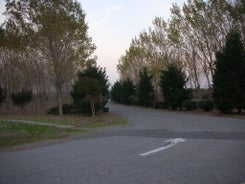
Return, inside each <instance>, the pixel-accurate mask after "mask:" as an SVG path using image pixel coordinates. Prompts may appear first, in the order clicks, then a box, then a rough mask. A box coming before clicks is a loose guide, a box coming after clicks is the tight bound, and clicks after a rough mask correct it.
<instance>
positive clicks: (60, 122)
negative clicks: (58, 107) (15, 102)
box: [6, 116, 71, 125]
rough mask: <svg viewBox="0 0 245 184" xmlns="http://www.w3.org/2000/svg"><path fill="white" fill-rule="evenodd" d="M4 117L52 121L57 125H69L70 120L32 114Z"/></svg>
mask: <svg viewBox="0 0 245 184" xmlns="http://www.w3.org/2000/svg"><path fill="white" fill-rule="evenodd" d="M6 119H16V120H28V121H34V122H44V123H52V124H58V125H70V124H71V123H70V121H68V120H64V119H52V118H51V117H32V116H12V117H7V118H6Z"/></svg>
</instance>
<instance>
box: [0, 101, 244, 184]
mask: <svg viewBox="0 0 245 184" xmlns="http://www.w3.org/2000/svg"><path fill="white" fill-rule="evenodd" d="M110 110H111V111H112V112H115V113H119V114H121V115H124V116H125V117H127V118H128V119H129V122H130V126H128V127H126V128H123V129H114V130H110V131H108V130H106V131H103V132H101V133H98V134H96V135H93V136H90V137H87V138H83V139H80V140H75V141H70V142H66V143H62V144H57V145H52V146H47V147H42V148H35V149H31V150H24V151H16V152H8V153H0V183H1V184H2V183H4V184H5V183H14V184H15V183H16V184H21V183H23V184H24V183H25V184H26V183H37V184H39V183H45V184H46V183H52V184H53V183H54V184H55V183H57V184H58V183H59V184H60V183H61V184H62V183H64V184H66V183H75V184H76V183H78V184H80V183H81V184H97V183H98V184H178V183H181V184H191V183H194V184H207V183H208V184H218V183H222V184H233V183H234V184H243V183H245V121H244V120H238V119H226V118H219V117H208V116H200V115H186V114H178V113H172V112H164V111H158V110H152V109H144V108H136V107H127V106H122V105H110ZM175 138H179V139H175ZM173 139H174V140H181V141H180V142H171V140H173ZM169 140H170V142H169ZM182 140H185V141H182ZM159 148H160V149H159ZM152 150H153V152H151V151H152ZM155 150H158V151H155ZM159 150H160V151H159ZM144 153H146V154H144ZM148 153H150V154H148ZM141 155H146V156H141Z"/></svg>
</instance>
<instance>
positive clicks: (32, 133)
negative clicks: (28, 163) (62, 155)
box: [0, 121, 84, 147]
mask: <svg viewBox="0 0 245 184" xmlns="http://www.w3.org/2000/svg"><path fill="white" fill-rule="evenodd" d="M78 132H84V131H83V130H80V129H62V128H56V127H51V126H45V125H33V124H26V123H20V122H11V123H10V122H4V121H0V146H1V147H2V146H11V145H18V144H25V143H31V142H36V141H42V140H49V139H61V138H65V137H68V136H69V135H71V134H72V133H78Z"/></svg>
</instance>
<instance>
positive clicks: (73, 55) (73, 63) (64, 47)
mask: <svg viewBox="0 0 245 184" xmlns="http://www.w3.org/2000/svg"><path fill="white" fill-rule="evenodd" d="M6 14H7V16H8V20H7V23H6V30H7V32H9V33H10V34H9V35H12V38H15V39H12V40H17V41H15V44H16V45H17V46H18V49H21V52H23V50H24V49H35V50H37V51H38V52H37V53H39V54H41V58H42V59H43V60H44V61H47V63H48V65H49V69H50V72H51V74H52V75H53V82H54V85H55V88H56V94H57V102H58V106H59V114H60V115H62V114H63V110H62V96H63V88H64V85H65V84H66V83H67V82H70V80H71V79H72V78H73V77H74V73H76V71H77V70H78V69H81V68H82V67H84V64H85V63H86V61H88V60H89V59H88V58H89V57H90V56H91V54H92V53H93V51H94V50H95V45H94V44H92V43H91V38H90V37H89V36H88V33H87V30H88V26H87V24H86V23H85V13H84V12H83V10H82V8H81V6H80V4H79V3H78V2H77V1H76V0H75V1H74V0H53V1H49V0H41V1H40V0H25V1H21V0H17V1H16V0H6Z"/></svg>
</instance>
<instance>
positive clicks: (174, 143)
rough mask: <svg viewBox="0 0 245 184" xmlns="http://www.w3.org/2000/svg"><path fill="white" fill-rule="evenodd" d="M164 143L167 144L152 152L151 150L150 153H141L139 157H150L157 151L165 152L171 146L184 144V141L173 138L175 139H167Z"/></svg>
mask: <svg viewBox="0 0 245 184" xmlns="http://www.w3.org/2000/svg"><path fill="white" fill-rule="evenodd" d="M164 142H166V143H168V144H167V145H166V146H162V147H160V148H157V149H154V150H151V151H148V152H146V153H141V154H140V156H147V155H150V154H153V153H157V152H159V151H162V150H165V149H168V148H171V147H172V146H174V145H176V144H178V143H180V142H186V140H185V139H182V138H175V139H169V140H166V141H164Z"/></svg>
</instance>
